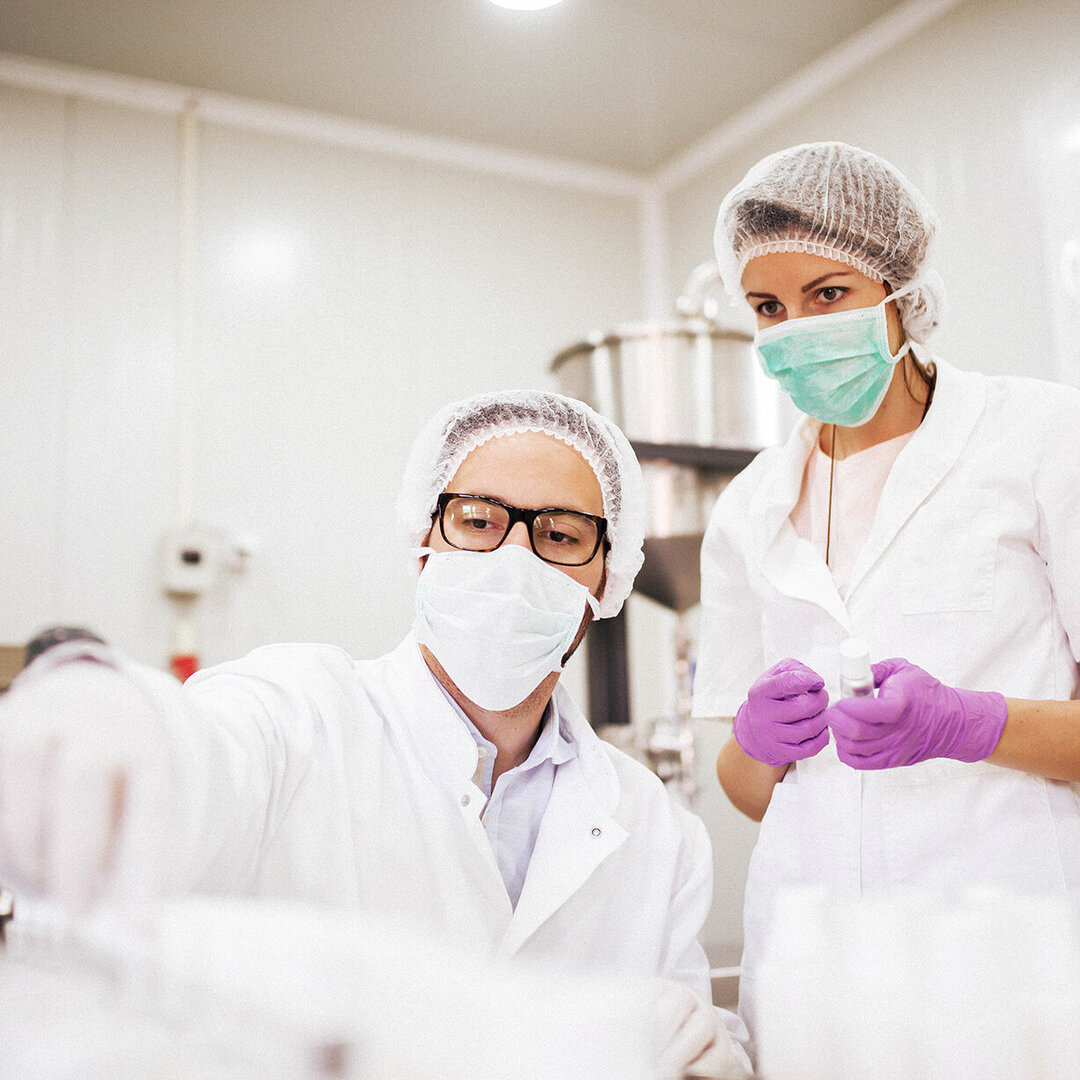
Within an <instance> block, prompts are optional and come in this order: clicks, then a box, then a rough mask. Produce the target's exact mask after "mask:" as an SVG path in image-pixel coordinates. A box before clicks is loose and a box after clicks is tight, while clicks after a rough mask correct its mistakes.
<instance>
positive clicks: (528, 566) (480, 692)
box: [414, 544, 598, 711]
mask: <svg viewBox="0 0 1080 1080" xmlns="http://www.w3.org/2000/svg"><path fill="white" fill-rule="evenodd" d="M586 604H588V605H589V607H591V608H592V610H593V614H595V613H596V611H597V608H598V604H597V602H596V599H595V598H594V597H593V596H592V594H591V593H590V592H589V590H588V589H587V588H586V587H585V586H584V585H582V584H580V583H579V582H577V581H575V580H574V579H573V578H572V577H569V576H568V575H567V574H564V573H563V572H562V571H561V570H558V569H557V568H556V567H554V566H551V565H549V564H548V563H546V562H544V561H543V560H542V559H539V558H537V556H535V555H534V554H533V553H532V552H531V551H528V550H527V549H525V548H523V547H519V546H517V545H516V544H511V545H508V546H503V547H501V548H497V549H496V550H495V551H484V552H481V551H438V552H434V553H432V554H430V555H428V558H427V562H426V563H425V564H424V568H423V570H421V572H420V583H419V585H418V586H417V589H416V620H415V623H414V628H415V631H416V640H417V641H418V642H419V643H420V644H421V645H426V646H427V647H428V648H429V649H430V650H431V652H432V653H433V654H434V656H435V659H436V660H438V661H439V663H440V664H442V666H443V669H444V670H445V671H446V673H447V675H449V676H450V678H451V679H453V681H454V685H455V686H457V688H458V689H459V690H460V691H461V692H462V693H463V694H464V695H465V696H466V697H467V698H468V699H469V700H470V701H472V702H474V703H475V704H477V705H479V706H480V707H481V708H482V709H492V710H496V711H501V710H504V709H511V708H513V707H514V706H515V705H518V704H520V703H521V702H522V701H524V700H525V699H526V698H527V697H528V696H529V694H531V693H532V692H533V690H535V689H536V688H537V687H538V686H539V685H540V683H542V682H543V681H544V678H545V677H546V676H547V675H548V674H550V673H551V672H552V671H561V670H562V658H563V656H564V655H565V654H566V651H567V650H568V649H569V648H570V646H571V645H572V644H573V642H574V637H575V636H576V635H577V631H578V627H580V625H581V620H582V618H583V616H584V614H585V605H586Z"/></svg>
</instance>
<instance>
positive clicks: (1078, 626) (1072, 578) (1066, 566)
mask: <svg viewBox="0 0 1080 1080" xmlns="http://www.w3.org/2000/svg"><path fill="white" fill-rule="evenodd" d="M1037 385H1038V386H1039V389H1040V390H1041V391H1042V393H1043V394H1044V395H1045V397H1046V398H1047V399H1048V404H1049V409H1048V412H1049V417H1050V422H1049V423H1048V424H1047V425H1046V428H1045V435H1044V436H1043V446H1044V448H1045V449H1044V452H1043V453H1041V454H1040V456H1039V468H1038V471H1037V473H1036V476H1035V481H1034V487H1035V500H1036V505H1037V506H1038V512H1039V546H1040V553H1041V554H1042V557H1043V558H1044V559H1045V561H1046V568H1047V574H1048V576H1049V579H1050V586H1051V589H1052V591H1053V595H1054V603H1055V606H1056V608H1057V614H1058V616H1059V617H1060V619H1061V621H1062V624H1063V626H1064V629H1065V633H1066V635H1067V637H1068V639H1069V646H1070V649H1071V651H1072V657H1073V660H1076V661H1080V558H1078V557H1077V555H1078V552H1077V539H1078V538H1080V393H1077V392H1076V391H1074V390H1073V389H1072V388H1065V387H1060V386H1053V385H1051V384H1037ZM1077 681H1078V682H1080V680H1077ZM1072 696H1074V697H1075V696H1076V689H1075V686H1074V688H1073V690H1072Z"/></svg>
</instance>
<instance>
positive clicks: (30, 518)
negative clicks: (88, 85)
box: [0, 91, 64, 642]
mask: <svg viewBox="0 0 1080 1080" xmlns="http://www.w3.org/2000/svg"><path fill="white" fill-rule="evenodd" d="M63 163H64V103H63V101H62V100H61V99H58V98H50V97H43V96H41V95H37V94H27V93H20V92H16V91H3V92H0V403H2V405H0V416H2V425H0V430H2V435H0V438H2V448H3V452H2V454H0V506H2V510H0V512H2V514H3V518H4V522H5V524H4V527H3V528H0V640H3V641H7V642H21V641H24V640H25V639H26V637H27V636H28V635H29V634H31V633H33V630H34V628H35V627H36V626H37V625H38V622H39V620H42V619H48V618H50V617H51V615H52V613H53V612H55V611H56V610H57V608H58V600H59V577H60V572H59V564H60V551H59V528H60V525H61V521H62V508H61V506H60V493H61V491H62V487H63V478H62V473H61V461H62V458H63V438H64V425H63V416H64V398H63V394H62V369H61V359H60V342H61V339H62V325H61V323H60V321H59V320H58V319H57V317H56V311H57V306H58V289H59V269H58V265H57V263H58V259H59V252H60V246H61V244H60V232H61V227H62V225H61V220H60V213H61V204H62V200H61V193H62V190H63V183H64V168H63Z"/></svg>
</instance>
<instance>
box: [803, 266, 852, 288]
mask: <svg viewBox="0 0 1080 1080" xmlns="http://www.w3.org/2000/svg"><path fill="white" fill-rule="evenodd" d="M848 276H849V275H848V274H847V272H846V271H844V270H833V271H831V272H830V273H828V274H822V275H821V277H819V278H814V280H813V281H811V282H810V283H809V284H807V285H804V286H803V287H802V291H803V292H804V293H808V292H809V291H810V290H811V289H816V288H817V287H818V286H819V285H820V284H821V283H822V282H823V281H828V280H829V278H834V277H848Z"/></svg>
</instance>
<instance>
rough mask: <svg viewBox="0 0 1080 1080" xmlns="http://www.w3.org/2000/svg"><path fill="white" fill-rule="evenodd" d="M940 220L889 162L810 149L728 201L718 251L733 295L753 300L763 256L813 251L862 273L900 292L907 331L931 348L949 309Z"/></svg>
mask: <svg viewBox="0 0 1080 1080" xmlns="http://www.w3.org/2000/svg"><path fill="white" fill-rule="evenodd" d="M937 232H938V221H937V216H936V215H935V213H934V211H933V210H932V209H931V207H930V204H929V203H928V202H927V201H926V199H925V198H924V197H923V195H922V194H921V193H920V192H919V190H918V189H917V188H916V187H915V186H914V185H913V184H912V183H911V182H910V181H909V180H907V178H906V177H904V176H903V175H902V174H901V173H900V172H899V171H898V170H897V169H895V168H893V166H892V165H890V164H889V163H888V162H887V161H885V160H884V159H882V158H880V157H878V156H877V155H875V154H871V153H869V152H867V151H866V150H859V149H858V148H857V147H854V146H848V145H847V144H846V143H841V142H821V143H804V144H803V145H801V146H792V147H790V148H789V149H787V150H781V151H780V152H779V153H776V154H771V155H769V156H768V157H766V158H762V160H761V161H759V162H758V163H757V164H756V165H755V166H753V168H751V169H750V171H749V172H748V173H747V174H746V176H744V177H743V179H742V180H741V181H740V182H739V183H738V184H736V186H735V187H734V188H732V190H731V191H729V192H728V194H727V195H726V196H725V198H724V201H723V202H722V203H721V204H720V212H719V214H718V215H717V219H716V232H715V234H714V238H713V241H714V245H715V248H716V261H717V265H718V267H719V269H720V276H721V277H722V278H723V281H724V286H725V288H726V289H727V291H728V294H729V295H730V296H732V297H734V298H738V299H742V298H743V297H744V293H743V289H742V273H743V270H744V269H745V268H746V264H747V263H748V262H749V261H750V260H751V259H754V258H756V257H757V256H759V255H766V254H769V253H770V252H774V251H805V252H809V253H810V254H812V255H821V256H823V257H824V258H827V259H836V260H837V261H839V262H843V263H847V265H849V266H853V267H854V268H855V269H856V270H858V271H859V272H860V273H862V274H865V275H866V276H867V277H869V278H872V279H873V280H874V281H880V282H886V283H888V285H889V287H890V288H891V289H892V290H894V291H895V290H897V289H901V288H903V287H904V286H905V285H908V284H910V283H911V282H913V281H916V280H918V281H920V282H921V284H920V286H919V288H918V289H916V290H915V291H914V292H912V293H909V294H908V295H906V296H902V297H900V298H899V299H898V300H897V301H896V305H897V308H898V310H899V313H900V319H901V322H902V324H903V327H904V332H905V333H906V334H907V336H908V337H911V338H914V339H915V340H916V341H924V340H925V339H926V338H927V336H929V334H930V333H932V332H933V330H934V329H935V328H936V327H937V325H938V322H939V321H940V317H941V315H942V313H943V311H944V299H945V295H944V285H943V283H942V281H941V278H940V276H939V275H938V274H937V273H936V272H935V271H933V270H932V269H931V267H930V265H929V264H930V260H931V256H932V254H933V250H934V247H935V239H936V236H937Z"/></svg>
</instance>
